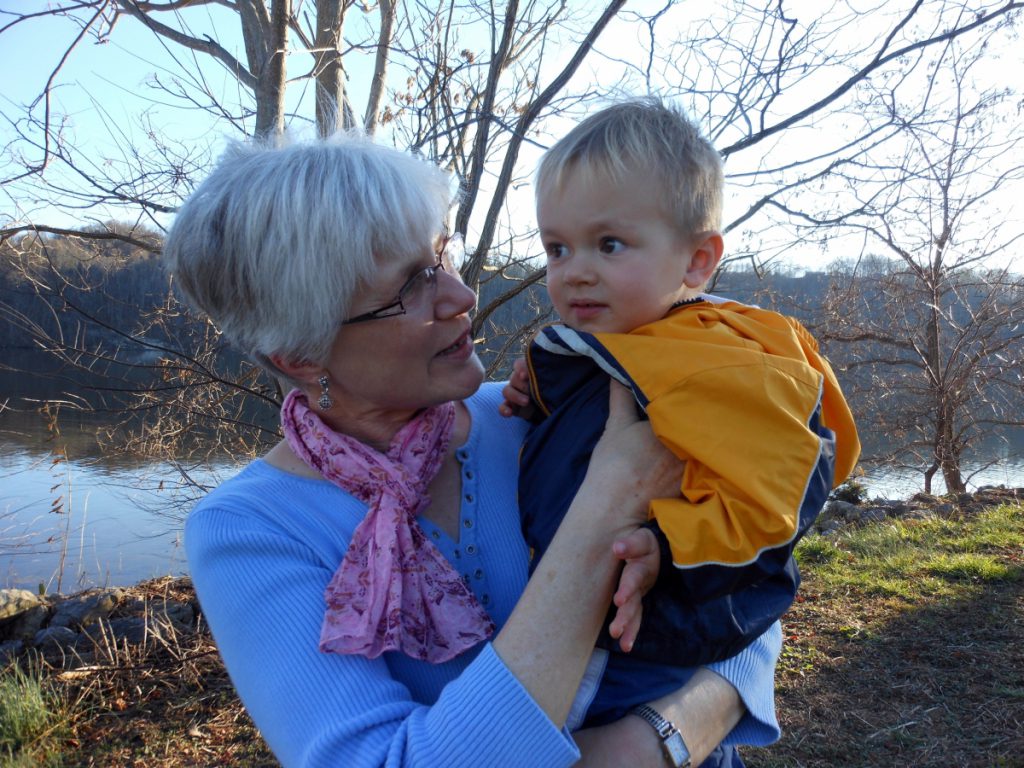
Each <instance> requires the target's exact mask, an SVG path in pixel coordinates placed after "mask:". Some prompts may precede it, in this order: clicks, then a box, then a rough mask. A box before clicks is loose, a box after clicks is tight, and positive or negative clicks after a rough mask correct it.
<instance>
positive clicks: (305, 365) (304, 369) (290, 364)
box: [270, 355, 324, 386]
mask: <svg viewBox="0 0 1024 768" xmlns="http://www.w3.org/2000/svg"><path fill="white" fill-rule="evenodd" d="M270 362H272V363H273V364H274V366H275V367H276V368H277V370H279V371H280V372H281V373H283V374H284V375H285V376H288V377H289V378H290V379H292V380H293V381H301V382H302V383H303V384H309V385H310V386H312V385H313V384H316V383H317V379H319V378H320V377H321V376H322V375H323V373H324V367H323V366H322V365H316V364H314V363H311V362H309V361H307V360H290V359H288V358H285V357H282V356H281V355H270Z"/></svg>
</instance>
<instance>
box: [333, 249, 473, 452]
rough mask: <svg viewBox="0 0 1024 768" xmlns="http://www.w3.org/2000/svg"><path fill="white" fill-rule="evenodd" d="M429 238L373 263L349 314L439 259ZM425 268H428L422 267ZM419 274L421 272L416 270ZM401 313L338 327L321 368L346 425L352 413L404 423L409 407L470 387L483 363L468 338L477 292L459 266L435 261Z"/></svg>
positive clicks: (393, 295)
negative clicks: (406, 254)
mask: <svg viewBox="0 0 1024 768" xmlns="http://www.w3.org/2000/svg"><path fill="white" fill-rule="evenodd" d="M438 258H439V256H438V254H437V253H435V249H432V248H431V247H429V246H427V247H425V248H424V249H423V253H422V254H421V255H420V256H418V257H416V258H413V259H406V260H402V259H394V260H392V261H390V262H388V263H384V264H380V265H378V269H377V274H376V277H375V278H374V279H373V280H372V282H371V283H370V285H368V286H367V287H366V288H365V289H364V290H362V291H361V292H360V293H359V294H358V295H357V296H356V298H355V300H354V301H353V302H352V309H351V311H350V313H349V317H350V318H355V317H358V316H360V315H364V314H366V313H372V312H373V311H374V310H378V309H380V308H382V307H387V306H388V305H391V304H393V303H395V302H396V299H397V297H398V296H399V293H400V292H401V291H402V290H403V288H405V287H407V286H408V285H409V284H410V280H411V278H413V277H414V276H415V275H417V273H419V272H421V271H422V270H424V269H426V268H428V267H433V266H435V265H437V264H438ZM428 274H429V273H428ZM418 279H420V280H422V279H423V276H421V277H420V278H418ZM434 279H436V284H433V285H431V282H432V281H427V284H426V287H423V288H422V290H420V291H419V294H418V295H419V299H417V300H415V301H406V302H405V304H406V306H405V310H406V311H405V313H404V314H398V315H391V316H385V317H377V318H374V319H370V320H364V321H362V322H356V323H352V324H346V325H343V326H342V327H341V329H340V330H339V331H338V333H337V336H336V337H335V339H334V344H333V345H332V347H331V352H330V357H329V359H328V360H327V363H326V368H327V371H328V373H329V375H330V379H331V385H330V394H331V397H332V398H333V399H334V401H335V403H336V408H337V411H336V409H334V408H332V414H331V415H334V412H335V411H336V412H337V413H338V414H339V418H340V419H343V421H342V423H341V424H340V425H339V426H340V427H341V428H342V429H344V430H346V431H350V432H351V431H352V429H353V424H352V420H362V421H366V420H372V421H377V422H382V423H386V422H394V423H396V424H402V423H404V422H405V421H407V420H408V418H409V417H410V416H411V415H412V413H414V412H415V411H417V410H419V409H421V408H425V407H428V406H431V405H438V404H440V403H445V402H448V401H450V400H461V399H463V398H465V397H468V396H469V395H471V394H473V393H474V392H475V391H476V390H477V389H478V388H479V386H480V384H481V383H482V382H483V378H484V370H483V365H482V364H481V363H480V359H479V358H478V357H477V355H476V350H475V348H474V346H473V337H472V333H471V328H470V319H469V312H470V310H471V309H473V307H474V306H475V304H476V295H475V294H474V293H473V291H472V290H470V289H469V288H468V287H466V285H465V284H464V283H463V282H462V280H461V278H460V277H459V273H458V270H457V269H455V268H454V267H452V266H451V264H450V262H449V264H448V269H438V270H437V271H436V273H435V274H434Z"/></svg>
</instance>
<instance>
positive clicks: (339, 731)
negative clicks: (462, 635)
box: [186, 502, 579, 768]
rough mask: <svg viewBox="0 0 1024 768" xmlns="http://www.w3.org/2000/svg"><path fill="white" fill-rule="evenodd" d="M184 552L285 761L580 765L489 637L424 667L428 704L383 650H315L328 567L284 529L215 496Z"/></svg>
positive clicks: (248, 697) (355, 767)
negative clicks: (429, 681) (432, 694)
mask: <svg viewBox="0 0 1024 768" xmlns="http://www.w3.org/2000/svg"><path fill="white" fill-rule="evenodd" d="M282 514H285V513H284V512H282ZM186 549H187V552H188V559H189V564H190V570H191V572H192V578H193V581H194V583H195V587H196V591H197V594H198V595H199V598H200V601H201V603H202V608H203V612H204V615H205V616H206V618H207V621H208V622H209V624H210V627H211V629H212V631H213V634H214V637H215V638H216V641H217V646H218V648H219V650H220V653H221V656H222V657H223V659H224V663H225V666H226V667H227V669H228V672H229V674H230V676H231V679H232V682H233V683H234V685H235V688H236V689H237V691H238V693H239V696H240V697H241V699H242V702H243V703H244V704H245V706H246V708H247V710H248V711H249V713H250V715H251V716H252V718H253V721H254V722H255V723H256V725H257V726H258V727H259V729H260V731H261V733H262V734H263V736H264V738H265V739H266V741H267V743H268V744H269V745H270V747H271V749H272V750H273V751H274V753H275V755H276V756H277V758H278V759H279V760H280V761H281V764H282V765H283V766H285V768H318V767H320V766H324V767H325V768H326V766H331V767H332V768H333V767H335V766H338V765H344V766H347V767H349V766H350V767H351V768H364V767H366V768H369V767H370V766H424V767H427V766H429V767H430V768H443V767H444V766H451V767H452V768H456V767H459V768H461V767H462V766H467V765H487V766H521V765H531V766H553V767H554V766H568V765H571V764H572V763H574V762H575V761H576V760H578V758H579V752H578V750H577V749H576V746H575V744H574V743H573V742H572V739H571V738H570V737H569V735H568V734H567V733H566V732H565V731H564V730H561V729H559V728H556V727H555V725H554V724H553V723H552V722H551V721H550V720H549V719H548V718H547V717H546V716H545V714H544V712H543V711H542V710H541V709H540V708H539V707H538V706H537V704H536V703H535V702H534V701H533V700H532V699H531V697H530V696H529V694H528V693H527V691H526V690H525V689H524V688H523V687H522V686H521V685H520V684H519V682H518V680H517V679H516V678H515V677H514V676H513V675H512V674H511V672H510V671H509V670H508V668H507V667H506V666H505V665H504V664H503V663H502V662H501V660H500V659H499V658H498V656H497V655H496V654H495V653H494V651H493V649H492V648H491V647H490V645H489V644H485V645H484V646H483V647H482V649H481V650H480V651H479V653H477V654H476V655H475V657H473V658H472V659H469V660H467V659H465V658H464V657H466V656H469V655H470V654H471V653H472V652H470V654H464V657H459V658H457V659H454V660H452V661H451V662H448V664H451V665H457V666H456V667H455V668H444V665H438V666H437V668H436V669H431V668H425V669H424V671H423V673H422V674H423V675H427V676H429V675H438V676H441V678H443V680H442V681H441V682H438V683H437V686H438V688H439V689H440V693H439V695H437V697H436V700H434V701H432V702H431V703H430V704H429V705H428V704H425V703H422V702H417V701H415V700H414V697H413V695H412V693H411V692H410V689H409V687H408V686H407V685H405V684H403V683H402V682H401V681H400V680H398V679H396V677H395V676H394V675H393V674H392V671H391V668H390V666H389V665H390V663H391V662H389V660H388V658H387V656H388V655H387V654H385V655H384V656H382V657H380V658H377V659H372V660H371V659H366V658H363V657H358V656H341V655H338V654H328V653H321V652H320V651H319V650H318V639H319V633H320V625H321V621H322V618H323V610H324V608H323V599H322V594H323V587H324V585H326V583H327V581H328V580H329V579H330V576H331V574H330V573H329V572H328V571H327V569H326V568H325V567H324V566H323V565H322V562H321V561H320V559H319V558H318V557H316V556H315V554H314V553H313V552H312V551H311V549H310V547H308V546H307V545H306V544H304V543H303V542H301V541H299V540H297V539H295V538H294V537H292V536H290V535H289V534H288V532H287V529H286V528H285V527H280V528H278V527H275V526H274V525H271V524H269V523H267V522H266V521H265V520H261V519H260V518H258V517H255V518H254V517H253V516H252V515H247V514H244V511H243V510H240V509H237V508H235V507H234V506H232V505H231V504H228V505H225V506H217V505H216V502H213V503H211V504H208V505H203V506H201V507H200V508H199V509H197V510H196V511H195V512H194V513H193V514H192V515H191V516H190V518H189V519H188V522H187V525H186ZM424 664H425V663H424ZM445 676H447V678H445Z"/></svg>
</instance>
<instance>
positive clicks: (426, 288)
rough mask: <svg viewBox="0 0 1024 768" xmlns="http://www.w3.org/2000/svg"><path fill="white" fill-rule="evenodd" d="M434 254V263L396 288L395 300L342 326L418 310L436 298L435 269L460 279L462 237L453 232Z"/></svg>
mask: <svg viewBox="0 0 1024 768" xmlns="http://www.w3.org/2000/svg"><path fill="white" fill-rule="evenodd" d="M434 254H435V255H436V256H437V263H436V264H431V265H430V266H429V267H424V268H423V269H421V270H420V271H419V272H417V273H416V274H415V275H413V276H412V277H410V278H409V279H408V280H406V281H405V285H403V286H402V287H401V288H399V289H398V296H396V297H395V300H394V301H393V302H391V303H390V304H388V305H387V306H384V307H381V308H380V309H375V310H373V311H371V312H364V313H363V314H361V315H356V316H355V317H350V318H349V319H348V320H346V321H344V322H343V323H342V325H352V324H354V323H365V322H366V321H367V320H380V319H381V318H384V317H395V316H397V315H404V314H406V313H407V312H416V311H418V310H421V309H423V308H424V307H426V306H427V305H428V304H430V303H432V302H433V301H434V297H435V296H437V273H438V271H439V270H440V271H443V272H445V273H446V274H449V275H451V276H452V277H455V278H457V279H459V280H461V279H462V278H461V277H460V276H459V270H458V268H457V265H458V264H461V263H462V258H463V256H464V255H465V246H464V245H463V243H462V235H460V234H458V233H456V234H454V235H450V236H447V237H445V238H444V239H443V240H442V241H441V245H440V246H439V247H438V249H437V250H436V251H435V252H434Z"/></svg>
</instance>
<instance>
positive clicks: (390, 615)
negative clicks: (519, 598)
mask: <svg viewBox="0 0 1024 768" xmlns="http://www.w3.org/2000/svg"><path fill="white" fill-rule="evenodd" d="M454 423H455V406H454V405H453V404H452V403H446V404H444V405H440V406H436V407H433V408H427V409H426V410H424V411H421V412H420V413H419V414H417V415H416V417H415V418H413V419H412V420H411V421H410V422H409V423H408V424H406V425H405V426H404V427H402V428H401V429H400V430H399V431H398V433H397V434H396V435H395V436H394V438H393V439H392V440H391V445H390V446H389V447H388V452H387V454H386V455H385V454H381V453H380V452H378V451H376V450H374V449H373V448H370V447H369V446H367V445H364V444H363V443H361V442H359V441H358V440H356V439H355V438H352V437H348V436H347V435H342V434H339V433H337V432H335V431H333V430H332V429H330V428H329V427H327V426H326V425H325V424H324V423H323V421H321V420H320V417H319V416H318V415H317V414H316V413H314V412H313V410H312V409H311V408H310V407H309V402H308V400H307V399H306V396H305V395H303V394H302V393H301V392H300V391H299V390H297V389H296V390H292V391H291V392H290V393H289V394H288V396H287V397H286V398H285V401H284V404H283V405H282V406H281V426H282V428H283V429H284V434H285V438H286V439H287V440H288V444H289V445H290V446H291V448H292V450H293V451H295V454H296V455H297V456H299V457H300V458H301V459H302V460H303V461H304V462H306V464H308V465H309V466H310V467H312V468H313V469H315V470H316V471H317V472H319V473H320V474H322V475H323V476H324V477H325V478H326V479H327V480H330V481H331V482H332V483H334V484H335V485H337V486H339V487H341V488H343V489H344V490H346V491H348V492H349V493H351V494H352V495H353V496H355V497H356V498H357V499H359V500H360V501H363V502H365V503H366V504H368V505H369V510H368V511H367V513H366V517H364V518H363V520H362V521H361V522H360V523H359V525H358V526H357V527H356V530H355V533H353V535H352V541H351V542H350V543H349V547H348V552H346V553H345V557H344V559H343V560H342V561H341V565H340V566H339V567H338V570H337V571H336V572H335V574H334V576H333V578H332V579H331V581H330V583H329V584H328V585H327V589H326V590H325V592H324V599H325V600H326V601H327V612H326V614H325V616H324V624H323V628H322V629H321V633H320V650H321V651H323V652H325V653H329V652H333V653H342V654H359V655H363V656H366V657H368V658H371V659H374V658H376V657H377V656H379V655H380V654H381V653H383V652H384V651H394V650H400V651H402V653H405V654H406V655H408V656H411V657H413V658H416V659H422V660H425V661H429V662H432V663H435V664H436V663H439V662H442V661H448V660H449V659H451V658H454V657H455V656H457V655H458V654H460V653H462V652H463V651H464V650H466V649H467V648H471V647H472V646H474V645H476V644H477V643H478V642H480V641H481V640H485V639H486V638H488V637H489V636H490V635H491V633H492V632H493V631H494V624H493V623H492V622H491V620H490V618H489V617H488V616H487V614H486V612H484V610H483V608H481V607H480V604H479V603H477V601H476V598H475V597H474V596H473V593H472V592H471V591H470V590H469V588H468V587H467V586H466V584H465V582H463V580H462V578H461V577H460V576H459V574H458V572H456V570H455V569H454V568H453V567H452V565H451V563H449V562H448V561H447V560H446V559H445V557H444V555H442V554H441V553H440V551H438V549H437V547H435V546H434V545H433V544H432V543H431V542H430V540H429V539H428V538H427V537H426V536H425V535H424V534H423V530H422V529H421V528H420V526H419V524H418V523H417V522H416V515H418V514H419V513H420V512H421V511H422V510H423V509H425V508H426V507H427V506H428V505H429V504H430V497H429V496H428V495H427V486H429V485H430V482H431V480H433V479H434V477H435V476H436V475H437V473H438V470H440V468H441V462H442V461H443V460H444V457H445V454H446V453H447V451H448V444H449V442H450V440H451V435H452V430H453V428H454Z"/></svg>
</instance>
